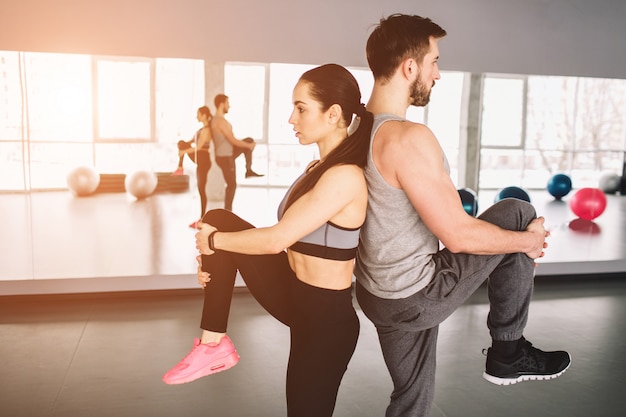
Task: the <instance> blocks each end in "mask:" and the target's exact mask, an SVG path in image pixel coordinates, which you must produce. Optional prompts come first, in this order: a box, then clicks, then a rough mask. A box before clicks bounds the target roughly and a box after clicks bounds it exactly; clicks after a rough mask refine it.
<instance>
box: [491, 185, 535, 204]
mask: <svg viewBox="0 0 626 417" xmlns="http://www.w3.org/2000/svg"><path fill="white" fill-rule="evenodd" d="M505 198H517V199H518V200H524V201H527V202H529V203H530V196H529V195H528V193H527V192H526V191H524V189H522V188H520V187H515V186H510V187H504V188H502V189H501V190H500V191H498V192H497V193H496V196H495V198H494V199H493V202H494V203H497V202H498V201H500V200H504V199H505Z"/></svg>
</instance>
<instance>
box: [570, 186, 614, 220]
mask: <svg viewBox="0 0 626 417" xmlns="http://www.w3.org/2000/svg"><path fill="white" fill-rule="evenodd" d="M569 206H570V208H571V209H572V211H573V212H574V214H575V215H577V216H578V217H580V218H581V219H583V220H593V219H595V218H596V217H598V216H599V215H601V214H602V213H603V212H604V209H605V208H606V196H605V195H604V191H602V190H601V189H599V188H592V187H587V188H581V189H580V190H578V191H576V193H574V195H573V196H572V198H571V199H570V201H569Z"/></svg>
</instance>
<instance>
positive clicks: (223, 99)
mask: <svg viewBox="0 0 626 417" xmlns="http://www.w3.org/2000/svg"><path fill="white" fill-rule="evenodd" d="M226 100H228V96H227V95H225V94H218V95H216V96H215V98H214V99H213V104H215V108H216V109H217V108H218V107H219V106H220V105H222V103H225V102H226Z"/></svg>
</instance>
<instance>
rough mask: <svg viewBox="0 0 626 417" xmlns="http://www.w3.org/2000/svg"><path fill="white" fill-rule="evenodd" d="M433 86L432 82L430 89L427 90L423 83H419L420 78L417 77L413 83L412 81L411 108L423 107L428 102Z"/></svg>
mask: <svg viewBox="0 0 626 417" xmlns="http://www.w3.org/2000/svg"><path fill="white" fill-rule="evenodd" d="M434 86H435V83H434V82H433V85H432V86H431V88H427V87H426V85H425V84H424V83H422V82H421V80H420V77H419V76H418V77H417V78H416V79H415V81H413V84H412V85H411V96H410V97H411V103H410V104H411V105H412V106H416V107H424V106H426V105H427V104H428V102H429V101H430V92H431V91H432V87H434Z"/></svg>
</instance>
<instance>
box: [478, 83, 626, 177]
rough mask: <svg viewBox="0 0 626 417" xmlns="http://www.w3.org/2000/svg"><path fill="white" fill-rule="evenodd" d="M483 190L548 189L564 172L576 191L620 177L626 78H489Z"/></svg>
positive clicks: (484, 121)
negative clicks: (606, 178)
mask: <svg viewBox="0 0 626 417" xmlns="http://www.w3.org/2000/svg"><path fill="white" fill-rule="evenodd" d="M484 81H485V82H484V93H483V113H482V130H481V133H482V136H481V143H482V151H481V170H480V188H501V187H505V186H509V185H515V186H521V187H524V188H528V189H533V188H534V189H542V188H545V186H546V183H547V181H548V179H549V178H550V177H551V176H552V175H554V174H556V173H560V172H562V173H566V174H568V175H569V176H570V177H571V178H572V183H573V186H574V187H575V188H582V187H589V186H591V187H597V186H598V180H599V177H600V176H601V175H603V174H604V173H606V172H612V173H616V174H619V175H621V174H622V163H623V158H624V156H623V155H624V152H625V151H626V144H625V141H626V80H612V79H597V78H578V77H555V76H552V77H548V76H527V77H503V76H487V77H486V78H485V80H484Z"/></svg>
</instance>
